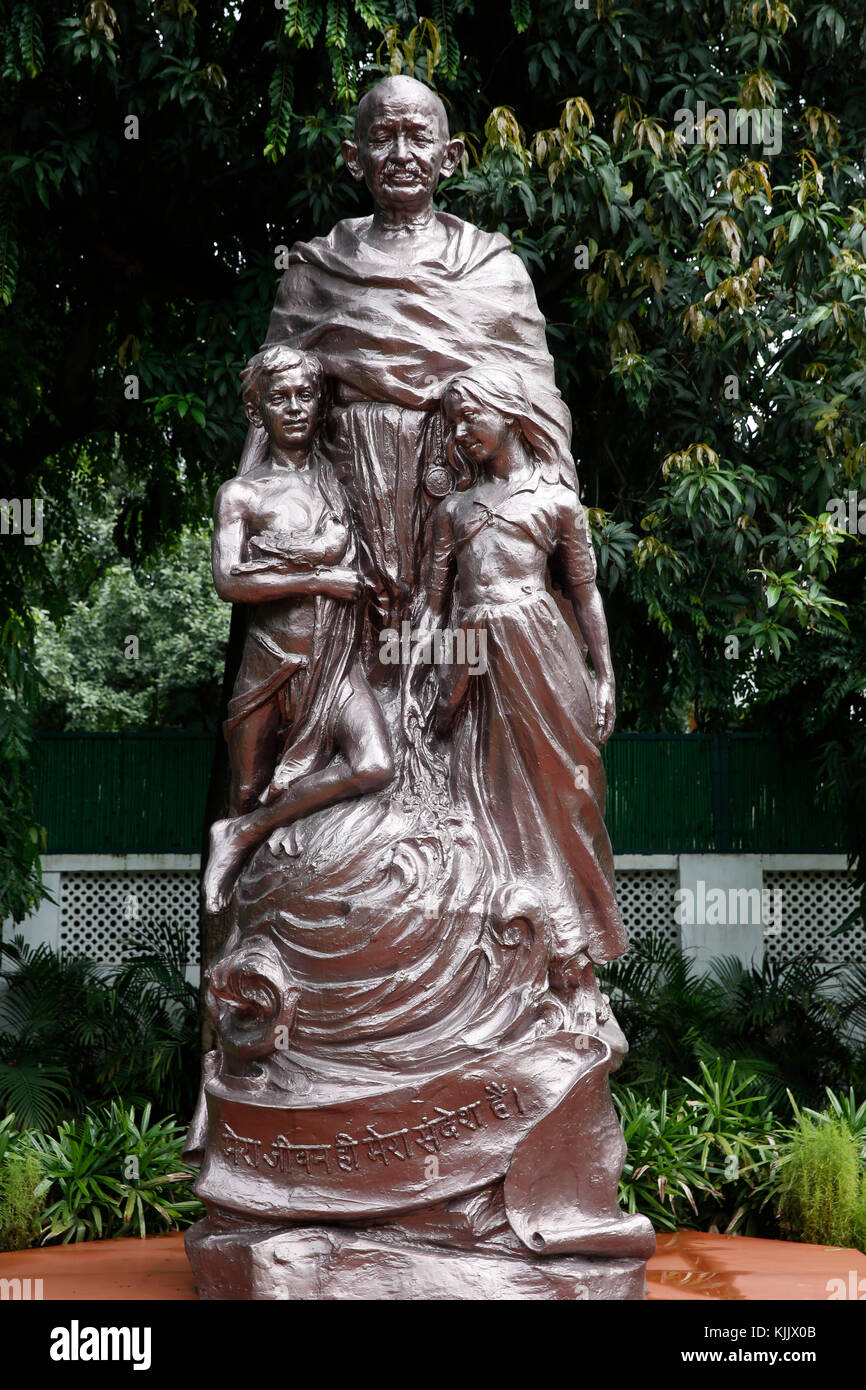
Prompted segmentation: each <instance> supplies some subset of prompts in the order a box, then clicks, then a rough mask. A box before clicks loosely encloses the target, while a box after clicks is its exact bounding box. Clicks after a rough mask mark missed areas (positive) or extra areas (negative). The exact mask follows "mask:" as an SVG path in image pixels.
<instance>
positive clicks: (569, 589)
mask: <svg viewBox="0 0 866 1390" xmlns="http://www.w3.org/2000/svg"><path fill="white" fill-rule="evenodd" d="M343 153H344V156H345V160H346V163H347V165H348V167H349V170H350V171H351V173H352V174H353V175H354V177H356V178H358V179H361V178H363V179H364V180H365V181H366V184H367V187H368V188H369V190H370V193H371V195H372V198H373V204H374V212H373V215H372V217H367V218H360V219H354V220H351V221H348V222H342V223H339V224H338V225H337V226H336V227H335V228H334V230H333V231H332V232H331V234H330V235H329V236H328V237H323V238H317V239H316V240H314V241H312V242H310V243H309V244H306V245H305V244H299V245H297V246H295V247H294V248H293V250H292V253H291V255H290V265H289V269H288V271H287V272H286V274H285V276H284V279H283V282H282V284H281V286H280V290H279V294H278V297H277V303H276V306H275V308H274V312H273V316H272V319H271V324H270V328H269V331H268V336H267V341H266V343H265V345H264V347H263V349H262V351H261V352H260V353H259V354H258V355H257V357H256V358H254V359H253V360H252V362H251V363H250V364H249V365H248V367H247V369H246V371H245V373H244V383H245V384H244V400H245V406H246V411H247V415H248V418H249V420H250V424H251V429H250V434H249V436H248V440H247V445H246V447H245V450H244V456H243V458H242V460H241V464H240V467H239V471H238V475H237V477H236V478H234V479H232V480H230V481H229V482H227V483H226V484H224V485H223V487H222V488H221V489H220V493H219V496H218V498H217V503H216V512H215V530H214V577H215V583H216V586H217V589H218V592H219V593H220V595H221V596H222V597H223V598H225V599H226V600H227V601H232V602H237V603H243V604H248V605H249V617H248V622H247V630H246V639H245V647H244V653H243V658H242V663H241V668H240V671H239V674H238V678H237V682H236V686H235V690H234V694H233V698H232V700H231V702H230V705H229V712H228V719H227V721H226V726H225V732H226V737H227V739H228V743H229V751H230V760H231V768H232V792H231V805H230V816H229V817H228V818H226V819H224V820H221V821H219V822H217V823H216V825H215V826H214V828H213V831H212V837H211V854H210V858H209V861H208V864H207V868H206V874H205V885H204V886H205V897H206V903H207V906H208V907H209V908H210V909H211V910H212V911H218V910H221V909H222V908H224V907H225V906H226V904H228V903H231V905H232V914H233V918H232V920H233V929H232V932H231V935H230V937H229V939H228V941H227V943H226V946H225V949H224V951H223V953H222V955H221V956H220V958H219V959H218V960H217V961H216V963H215V964H214V965H213V966H212V967H211V969H210V971H209V975H208V980H207V995H208V1003H209V1007H210V1010H211V1013H212V1017H213V1019H214V1021H215V1024H216V1027H217V1031H218V1034H219V1038H220V1043H221V1047H220V1050H219V1051H218V1052H216V1053H211V1054H209V1055H208V1057H207V1058H206V1059H205V1067H204V1081H203V1094H202V1102H201V1104H200V1107H199V1112H198V1113H197V1115H196V1118H195V1119H194V1122H193V1126H192V1129H191V1133H190V1150H191V1151H193V1152H195V1151H197V1152H198V1153H199V1154H200V1157H201V1173H200V1176H199V1179H198V1183H197V1191H198V1192H199V1194H200V1195H201V1197H202V1198H203V1200H204V1201H205V1203H206V1204H207V1208H208V1216H207V1218H206V1219H205V1220H204V1221H201V1222H199V1223H198V1225H197V1226H195V1227H193V1228H192V1230H191V1231H190V1232H189V1234H188V1237H187V1249H188V1252H189V1255H190V1259H191V1261H192V1263H193V1267H194V1269H195V1272H196V1281H197V1285H198V1288H199V1291H200V1293H201V1294H202V1295H203V1296H205V1297H211V1298H239V1297H241V1298H244V1297H245V1298H298V1299H311V1298H327V1299H335V1298H340V1299H342V1298H371V1299H375V1298H394V1299H407V1298H424V1299H427V1298H466V1299H481V1298H503V1299H505V1298H514V1297H529V1298H540V1299H553V1298H566V1299H578V1298H580V1299H583V1298H590V1299H595V1298H639V1297H642V1294H643V1287H644V1268H645V1260H646V1257H647V1256H648V1255H649V1254H650V1253H651V1252H652V1249H653V1248H654V1237H653V1233H652V1229H651V1227H650V1225H649V1222H648V1221H646V1220H645V1218H643V1217H639V1216H628V1215H626V1214H624V1213H623V1212H622V1211H621V1210H620V1209H619V1206H618V1204H617V1185H618V1179H619V1176H620V1172H621V1169H622V1163H623V1159H624V1155H625V1145H624V1141H623V1137H622V1131H621V1128H620V1126H619V1123H618V1121H617V1118H616V1113H615V1111H614V1109H613V1105H612V1102H611V1099H610V1094H609V1088H608V1077H609V1074H610V1072H611V1071H612V1070H613V1069H614V1068H615V1066H617V1065H618V1063H619V1061H620V1060H621V1058H622V1055H623V1053H624V1051H625V1047H626V1044H625V1040H624V1038H623V1036H622V1034H621V1032H620V1030H619V1029H618V1027H617V1025H616V1022H615V1020H614V1019H613V1017H612V1015H611V1013H610V1009H609V1005H608V1002H607V1000H606V999H605V997H604V996H603V995H601V994H600V992H599V989H598V986H597V983H596V980H595V975H594V966H595V965H598V964H600V963H603V962H605V961H608V960H611V959H613V958H615V957H617V956H619V955H621V954H622V952H623V951H624V950H625V947H626V939H625V933H624V930H623V926H622V922H621V919H620V916H619V912H618V909H617V904H616V897H615V891H614V882H613V858H612V853H611V847H610V842H609V840H608V836H607V832H606V830H605V826H604V797H605V778H604V770H603V766H602V761H601V754H600V747H601V744H602V743H603V742H604V740H605V739H606V738H607V737H608V736H609V735H610V733H611V731H612V729H613V724H614V718H615V703H614V679H613V672H612V668H611V662H610V652H609V646H608V635H607V627H606V624H605V619H604V613H603V609H602V605H601V600H600V597H599V594H598V590H597V588H596V585H595V563H594V557H593V551H592V546H591V543H590V540H589V536H588V532H587V527H586V522H585V518H584V514H583V511H582V508H581V505H580V502H579V500H578V492H577V480H576V477H575V470H574V464H573V461H572V458H571V455H570V453H569V448H568V445H569V436H570V418H569V414H568V411H567V409H566V407H565V405H564V403H563V401H562V399H561V397H560V395H559V393H558V391H557V389H556V386H555V383H554V378H553V364H552V360H551V358H550V355H549V353H548V351H547V347H546V344H545V338H544V322H543V319H542V317H541V315H540V313H539V311H538V308H537V305H536V302H535V296H534V292H533V290H532V286H531V283H530V281H529V279H528V276H527V275H526V272H525V270H524V269H523V267H522V265H521V262H520V261H519V260H518V258H517V257H516V256H515V255H514V254H513V253H512V252H511V250H510V248H509V246H508V243H507V241H506V240H505V238H504V237H502V236H500V235H498V234H494V235H491V234H489V233H486V232H483V231H480V230H479V229H478V228H476V227H472V226H471V225H469V224H467V223H465V222H461V221H460V220H459V219H458V218H455V217H453V216H451V215H448V214H444V213H439V212H437V211H436V210H435V208H434V205H433V194H434V191H435V188H436V184H437V182H438V180H439V178H440V177H441V176H443V175H447V174H448V173H450V172H452V171H453V169H454V168H455V167H456V164H457V162H458V160H459V158H460V153H461V145H460V142H459V141H456V140H450V139H449V136H448V129H447V122H446V119H445V113H444V109H443V108H442V106H441V103H440V102H439V100H438V98H437V97H435V95H434V94H433V93H432V92H431V91H430V90H429V89H428V88H426V87H424V86H423V85H422V84H420V83H418V82H415V81H413V80H412V79H409V78H388V79H385V80H384V81H383V82H381V83H379V84H378V85H377V86H376V87H374V88H373V90H372V91H371V92H370V93H368V95H367V96H366V97H364V98H363V100H362V101H361V103H360V105H359V108H358V116H357V123H356V138H355V140H354V141H347V142H346V143H345V145H344V149H343ZM587 654H588V656H589V658H590V659H591V662H592V666H593V670H594V675H592V674H590V671H589V668H588V666H587V660H586V656H587Z"/></svg>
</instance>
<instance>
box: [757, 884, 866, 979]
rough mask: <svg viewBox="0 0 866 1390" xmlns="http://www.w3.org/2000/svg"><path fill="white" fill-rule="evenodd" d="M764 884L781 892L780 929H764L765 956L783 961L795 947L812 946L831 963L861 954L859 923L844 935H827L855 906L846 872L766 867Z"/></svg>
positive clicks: (864, 944)
mask: <svg viewBox="0 0 866 1390" xmlns="http://www.w3.org/2000/svg"><path fill="white" fill-rule="evenodd" d="M764 888H765V889H769V891H770V892H771V893H775V892H778V893H779V894H780V895H781V897H780V899H779V903H780V907H781V926H780V930H779V931H778V932H776V931H774V930H772V929H770V930H765V932H764V950H765V951H766V952H767V954H768V955H769V956H772V957H773V958H774V959H776V960H786V959H790V957H791V956H793V955H796V954H797V952H798V951H804V950H816V949H817V950H820V952H821V955H822V957H823V959H824V960H826V961H827V962H828V963H832V964H834V965H835V964H837V963H844V964H848V963H854V962H855V961H862V960H863V959H864V957H866V929H864V927H863V926H862V924H860V925H858V926H856V927H854V928H852V929H851V930H850V931H848V932H846V933H845V934H844V935H843V936H838V937H832V936H830V932H831V931H833V929H834V928H835V927H838V926H840V925H841V924H842V922H844V920H845V918H846V917H847V916H848V914H849V913H850V912H853V910H854V908H855V907H856V906H857V900H858V895H857V891H856V889H855V887H854V884H853V881H852V879H851V876H850V874H848V873H846V872H845V871H844V870H838V869H805V870H803V869H775V870H774V869H765V871H764Z"/></svg>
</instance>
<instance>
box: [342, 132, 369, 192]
mask: <svg viewBox="0 0 866 1390" xmlns="http://www.w3.org/2000/svg"><path fill="white" fill-rule="evenodd" d="M340 154H341V155H342V156H343V161H344V163H345V165H346V168H347V169H348V171H349V173H350V174H351V175H352V178H353V179H355V181H356V182H357V183H360V182H361V180H362V179H363V177H364V170H363V168H362V167H361V152H360V150H359V149H358V146H357V145H356V144H355V142H354V140H344V141H343V143H342V144H341V146H340Z"/></svg>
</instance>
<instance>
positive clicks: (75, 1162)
mask: <svg viewBox="0 0 866 1390" xmlns="http://www.w3.org/2000/svg"><path fill="white" fill-rule="evenodd" d="M184 1134H185V1126H184V1125H182V1124H178V1123H177V1122H176V1121H175V1120H174V1118H173V1117H168V1118H167V1119H162V1120H157V1121H154V1122H151V1107H150V1106H149V1105H146V1106H145V1107H144V1111H143V1112H142V1115H141V1119H140V1120H138V1121H136V1117H135V1110H134V1108H133V1107H129V1109H127V1108H126V1107H125V1106H124V1105H122V1104H121V1103H119V1102H117V1101H113V1102H112V1103H111V1104H110V1105H109V1106H107V1107H105V1108H103V1109H101V1110H98V1111H97V1110H92V1111H88V1112H87V1113H86V1114H85V1115H84V1117H83V1118H81V1119H78V1120H65V1121H63V1122H62V1123H61V1125H60V1126H59V1129H58V1132H57V1135H56V1137H54V1136H51V1135H45V1134H38V1133H32V1134H29V1135H28V1136H27V1139H28V1142H29V1144H30V1145H31V1146H32V1148H33V1150H34V1152H35V1153H36V1154H37V1155H38V1157H39V1160H40V1164H41V1169H42V1175H43V1182H44V1185H45V1188H46V1194H45V1202H46V1207H45V1213H44V1221H43V1243H50V1242H52V1241H60V1242H62V1243H63V1244H67V1243H68V1242H70V1241H80V1240H97V1239H102V1238H103V1237H107V1236H126V1235H133V1234H137V1235H139V1236H145V1235H156V1234H160V1233H161V1232H165V1231H171V1230H180V1229H182V1228H183V1227H184V1226H188V1225H190V1224H191V1223H192V1222H193V1221H196V1220H198V1218H199V1216H203V1215H204V1207H203V1206H202V1204H201V1202H199V1201H198V1200H197V1198H195V1197H193V1195H192V1192H191V1190H190V1183H191V1180H192V1178H193V1176H194V1170H193V1169H192V1168H190V1166H189V1165H188V1164H186V1163H184V1162H183V1159H182V1157H181V1153H182V1149H183V1141H184Z"/></svg>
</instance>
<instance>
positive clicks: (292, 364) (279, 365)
mask: <svg viewBox="0 0 866 1390" xmlns="http://www.w3.org/2000/svg"><path fill="white" fill-rule="evenodd" d="M297 367H301V368H303V370H304V371H306V372H308V373H309V375H310V376H311V377H312V379H313V381H314V383H315V386H316V391H317V392H318V396H319V400H320V401H324V400H325V398H326V386H327V382H326V378H325V369H324V367H323V366H322V364H321V362H320V361H319V359H318V357H316V356H315V355H314V354H313V353H312V352H300V351H299V350H298V349H297V348H290V347H282V346H279V345H278V346H277V347H271V348H265V349H264V351H263V352H257V353H256V355H255V357H251V358H250V360H249V362H248V363H247V365H246V366H245V367H244V369H243V371H242V372H241V381H242V382H243V399H244V405H250V404H252V405H258V404H259V402H260V401H261V398H262V393H263V392H264V391H266V390H267V387H268V382H269V381H270V379H271V377H274V376H277V374H278V373H279V372H289V371H293V370H294V369H295V368H297Z"/></svg>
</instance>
